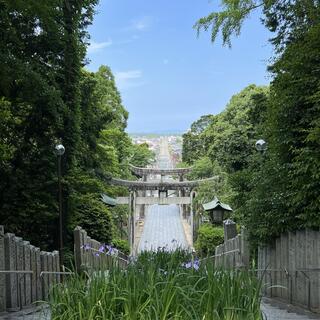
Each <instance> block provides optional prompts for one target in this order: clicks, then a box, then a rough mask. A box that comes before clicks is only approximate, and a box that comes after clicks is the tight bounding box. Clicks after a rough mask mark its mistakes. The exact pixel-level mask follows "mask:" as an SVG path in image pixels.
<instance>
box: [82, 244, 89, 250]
mask: <svg viewBox="0 0 320 320" xmlns="http://www.w3.org/2000/svg"><path fill="white" fill-rule="evenodd" d="M82 248H83V249H84V250H86V251H88V250H90V249H91V247H90V246H89V245H88V244H87V243H86V244H85V245H83V246H82Z"/></svg>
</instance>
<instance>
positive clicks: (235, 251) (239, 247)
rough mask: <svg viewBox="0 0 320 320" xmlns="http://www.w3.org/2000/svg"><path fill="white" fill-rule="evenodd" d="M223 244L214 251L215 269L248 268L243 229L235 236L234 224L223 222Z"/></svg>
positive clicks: (247, 252)
mask: <svg viewBox="0 0 320 320" xmlns="http://www.w3.org/2000/svg"><path fill="white" fill-rule="evenodd" d="M224 235H225V239H224V243H223V244H221V245H219V246H217V247H216V250H215V256H214V259H215V267H216V268H225V269H235V268H249V262H250V249H249V242H248V240H247V236H246V230H245V228H242V230H241V233H240V234H238V235H237V231H236V227H235V223H234V222H233V221H231V220H225V221H224Z"/></svg>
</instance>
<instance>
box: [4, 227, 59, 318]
mask: <svg viewBox="0 0 320 320" xmlns="http://www.w3.org/2000/svg"><path fill="white" fill-rule="evenodd" d="M59 271H60V265H59V253H58V251H53V252H45V251H40V249H39V248H37V247H35V246H33V245H31V244H30V242H28V241H24V240H23V239H22V238H20V237H16V236H15V235H14V234H13V233H4V227H3V226H0V312H3V311H16V310H19V309H21V308H22V307H25V306H29V305H31V304H32V303H34V302H36V301H40V300H45V299H47V297H48V293H49V290H50V287H51V286H52V285H53V284H55V283H57V282H60V276H59V275H58V274H55V272H59Z"/></svg>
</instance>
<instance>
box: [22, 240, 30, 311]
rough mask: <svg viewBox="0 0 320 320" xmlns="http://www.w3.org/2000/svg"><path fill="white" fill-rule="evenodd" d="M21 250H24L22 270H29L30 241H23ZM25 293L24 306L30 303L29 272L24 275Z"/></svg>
mask: <svg viewBox="0 0 320 320" xmlns="http://www.w3.org/2000/svg"><path fill="white" fill-rule="evenodd" d="M23 251H24V270H26V271H30V270H31V266H30V254H31V250H30V242H29V241H23ZM25 295H26V306H29V305H30V304H31V274H26V275H25Z"/></svg>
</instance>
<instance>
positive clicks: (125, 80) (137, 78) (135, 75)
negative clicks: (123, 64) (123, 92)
mask: <svg viewBox="0 0 320 320" xmlns="http://www.w3.org/2000/svg"><path fill="white" fill-rule="evenodd" d="M141 78H142V71H141V70H128V71H119V72H115V79H116V83H117V86H118V87H119V88H120V89H127V88H131V87H140V86H142V85H143V84H144V82H142V81H141Z"/></svg>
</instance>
